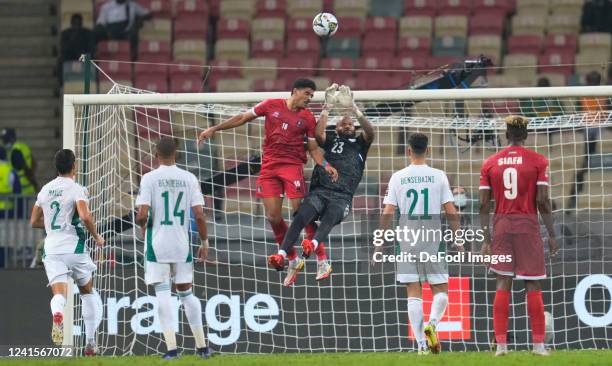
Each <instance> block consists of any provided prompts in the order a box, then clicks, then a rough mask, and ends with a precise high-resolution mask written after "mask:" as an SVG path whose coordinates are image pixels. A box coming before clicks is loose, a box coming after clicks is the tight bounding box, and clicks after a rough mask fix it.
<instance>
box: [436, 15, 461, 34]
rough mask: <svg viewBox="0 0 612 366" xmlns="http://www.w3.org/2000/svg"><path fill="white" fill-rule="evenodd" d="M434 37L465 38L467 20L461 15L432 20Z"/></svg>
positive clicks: (439, 17) (444, 16)
mask: <svg viewBox="0 0 612 366" xmlns="http://www.w3.org/2000/svg"><path fill="white" fill-rule="evenodd" d="M434 24H435V31H434V34H435V36H436V37H444V36H459V37H464V38H466V37H467V29H468V28H467V27H468V18H467V17H466V16H462V15H443V16H438V17H436V18H435V20H434Z"/></svg>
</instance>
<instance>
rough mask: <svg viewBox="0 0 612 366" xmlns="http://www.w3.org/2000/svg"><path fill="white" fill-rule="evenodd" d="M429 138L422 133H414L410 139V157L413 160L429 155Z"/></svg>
mask: <svg viewBox="0 0 612 366" xmlns="http://www.w3.org/2000/svg"><path fill="white" fill-rule="evenodd" d="M428 146H429V138H428V137H427V135H424V134H422V133H413V134H412V135H410V137H409V138H408V156H410V157H411V158H424V157H425V155H426V154H427V149H428Z"/></svg>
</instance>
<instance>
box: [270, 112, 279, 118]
mask: <svg viewBox="0 0 612 366" xmlns="http://www.w3.org/2000/svg"><path fill="white" fill-rule="evenodd" d="M278 116H280V113H279V112H274V113H272V117H275V118H278Z"/></svg>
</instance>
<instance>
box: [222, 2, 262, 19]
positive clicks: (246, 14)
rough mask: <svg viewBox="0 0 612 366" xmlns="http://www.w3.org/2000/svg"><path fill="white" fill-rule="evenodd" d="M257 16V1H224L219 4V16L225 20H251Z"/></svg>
mask: <svg viewBox="0 0 612 366" xmlns="http://www.w3.org/2000/svg"><path fill="white" fill-rule="evenodd" d="M253 15H255V0H223V1H220V2H219V16H220V17H221V18H224V19H243V20H247V21H248V20H251V19H252V18H253Z"/></svg>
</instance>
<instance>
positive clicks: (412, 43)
mask: <svg viewBox="0 0 612 366" xmlns="http://www.w3.org/2000/svg"><path fill="white" fill-rule="evenodd" d="M397 51H398V56H413V55H415V54H419V55H429V54H431V38H429V37H416V36H407V37H401V38H400V39H399V41H398V45H397Z"/></svg>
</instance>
